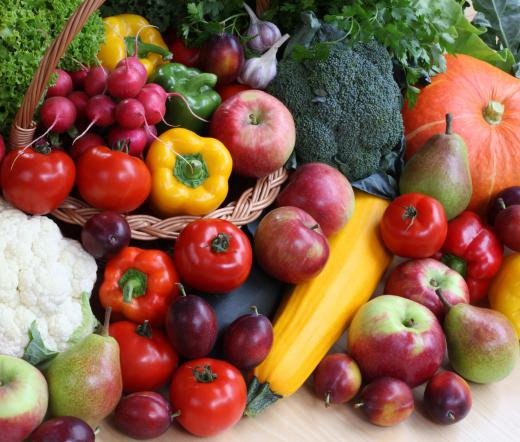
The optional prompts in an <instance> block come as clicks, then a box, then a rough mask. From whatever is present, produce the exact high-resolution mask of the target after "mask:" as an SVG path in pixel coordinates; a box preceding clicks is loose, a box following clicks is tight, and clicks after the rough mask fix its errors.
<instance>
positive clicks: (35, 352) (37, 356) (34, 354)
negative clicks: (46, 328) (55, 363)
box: [22, 320, 58, 366]
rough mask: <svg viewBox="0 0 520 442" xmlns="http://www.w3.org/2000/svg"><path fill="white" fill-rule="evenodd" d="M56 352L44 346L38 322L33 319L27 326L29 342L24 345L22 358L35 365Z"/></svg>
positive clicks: (48, 358)
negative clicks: (29, 325)
mask: <svg viewBox="0 0 520 442" xmlns="http://www.w3.org/2000/svg"><path fill="white" fill-rule="evenodd" d="M57 354H58V352H56V351H51V350H49V349H48V348H47V347H46V346H45V343H44V342H43V339H42V336H41V334H40V331H39V330H38V324H37V323H36V320H34V321H33V322H32V323H31V327H30V328H29V343H28V344H27V346H26V347H25V351H24V354H23V356H22V358H23V359H24V360H26V361H27V362H29V364H32V365H35V366H36V365H39V364H42V363H44V362H46V361H48V360H50V359H52V358H54V357H55V356H56V355H57Z"/></svg>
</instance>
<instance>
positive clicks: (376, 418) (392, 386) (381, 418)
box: [354, 377, 415, 427]
mask: <svg viewBox="0 0 520 442" xmlns="http://www.w3.org/2000/svg"><path fill="white" fill-rule="evenodd" d="M354 407H356V408H361V409H362V410H363V412H364V413H365V416H366V417H367V419H368V420H369V421H370V422H372V423H373V424H376V425H380V426H382V427H391V426H393V425H397V424H398V423H400V422H402V421H404V420H405V419H407V418H408V416H410V415H411V414H412V412H413V410H414V409H415V404H414V401H413V393H412V390H411V389H410V387H409V386H408V385H406V384H405V383H404V382H403V381H400V380H399V379H393V378H388V377H385V378H380V379H376V380H375V381H374V382H372V383H370V384H368V385H367V386H366V387H365V388H363V390H362V391H361V396H360V402H358V403H357V404H356V405H354Z"/></svg>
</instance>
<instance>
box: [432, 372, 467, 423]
mask: <svg viewBox="0 0 520 442" xmlns="http://www.w3.org/2000/svg"><path fill="white" fill-rule="evenodd" d="M471 403H472V395H471V390H470V389H469V385H468V383H467V382H466V381H465V380H464V379H462V378H461V377H460V376H459V375H457V374H455V373H453V372H452V371H443V372H441V373H438V374H436V375H435V376H434V377H433V378H431V379H430V381H429V382H428V385H426V389H425V390H424V408H425V409H426V412H427V413H428V416H429V417H430V419H431V420H432V421H433V422H436V423H438V424H445V425H448V424H454V423H455V422H458V421H460V420H461V419H464V418H465V417H466V415H467V414H468V413H469V410H470V409H471Z"/></svg>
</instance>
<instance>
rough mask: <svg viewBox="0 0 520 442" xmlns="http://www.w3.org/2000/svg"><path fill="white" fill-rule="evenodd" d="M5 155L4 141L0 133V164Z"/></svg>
mask: <svg viewBox="0 0 520 442" xmlns="http://www.w3.org/2000/svg"><path fill="white" fill-rule="evenodd" d="M4 157H5V142H4V138H3V137H2V135H0V164H1V163H2V160H3V159H4Z"/></svg>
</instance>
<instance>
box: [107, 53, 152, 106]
mask: <svg viewBox="0 0 520 442" xmlns="http://www.w3.org/2000/svg"><path fill="white" fill-rule="evenodd" d="M139 65H141V66H142V67H143V70H141V69H140V68H138V67H136V66H137V63H135V62H131V61H129V60H127V59H124V60H123V63H121V62H120V66H119V67H117V68H115V69H114V70H113V71H112V72H110V74H109V75H108V80H107V89H108V92H109V93H110V95H112V96H113V97H116V98H121V99H123V98H132V97H135V96H136V95H137V94H138V93H139V92H140V91H141V89H142V87H143V86H144V85H145V83H146V69H144V66H143V65H142V63H141V62H139ZM143 72H144V75H143Z"/></svg>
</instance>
